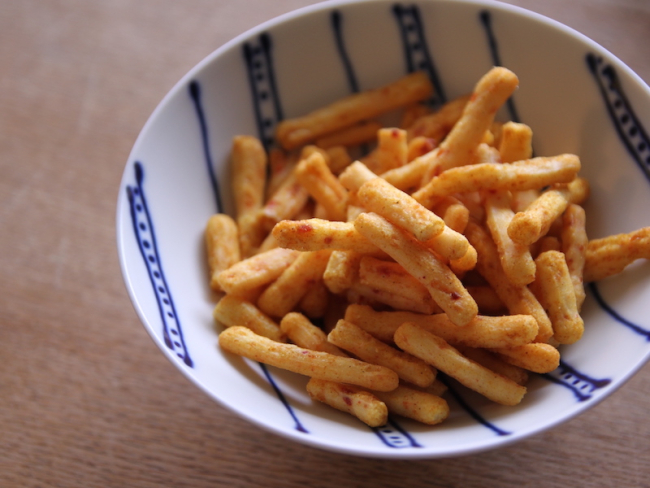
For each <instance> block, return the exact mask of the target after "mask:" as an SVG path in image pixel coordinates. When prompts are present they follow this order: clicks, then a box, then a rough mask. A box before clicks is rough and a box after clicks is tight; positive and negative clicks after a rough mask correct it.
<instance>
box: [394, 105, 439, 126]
mask: <svg viewBox="0 0 650 488" xmlns="http://www.w3.org/2000/svg"><path fill="white" fill-rule="evenodd" d="M430 113H431V108H429V106H428V105H427V103H426V102H424V103H422V102H416V103H411V104H409V105H407V106H406V107H404V109H402V116H401V117H400V122H399V127H400V128H401V129H407V128H409V127H411V126H412V125H413V123H414V122H415V121H416V120H417V119H419V118H420V117H423V116H425V115H429V114H430Z"/></svg>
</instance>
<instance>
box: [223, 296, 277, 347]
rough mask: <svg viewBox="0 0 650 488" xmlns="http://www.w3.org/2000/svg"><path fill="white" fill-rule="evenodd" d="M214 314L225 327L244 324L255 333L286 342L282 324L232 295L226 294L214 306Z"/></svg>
mask: <svg viewBox="0 0 650 488" xmlns="http://www.w3.org/2000/svg"><path fill="white" fill-rule="evenodd" d="M212 316H213V317H214V319H215V320H216V321H218V322H219V323H221V324H223V325H224V326H225V327H234V326H244V327H248V328H249V329H250V330H252V331H253V332H255V334H258V335H261V336H264V337H267V338H269V339H271V340H273V341H277V342H284V341H285V340H286V338H285V336H284V334H283V333H282V331H281V330H280V326H279V325H278V324H276V323H275V322H274V321H273V320H272V319H271V318H269V317H268V316H267V315H265V314H264V313H263V312H262V311H261V310H260V309H258V308H257V307H256V306H255V305H253V304H252V303H250V302H248V301H246V300H244V299H242V298H239V297H235V296H232V295H226V296H224V297H223V298H222V299H221V300H219V302H218V303H217V305H216V306H215V307H214V311H213V312H212Z"/></svg>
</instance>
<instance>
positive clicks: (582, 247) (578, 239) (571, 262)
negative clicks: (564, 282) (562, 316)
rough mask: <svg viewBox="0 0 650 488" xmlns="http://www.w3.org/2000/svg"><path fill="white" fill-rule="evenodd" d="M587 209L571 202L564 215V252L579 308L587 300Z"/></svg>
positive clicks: (562, 237) (562, 233)
mask: <svg viewBox="0 0 650 488" xmlns="http://www.w3.org/2000/svg"><path fill="white" fill-rule="evenodd" d="M585 227H586V216H585V210H584V209H583V208H582V207H581V206H580V205H576V204H573V203H572V204H570V205H569V207H568V208H567V209H566V211H565V212H564V215H563V216H562V231H561V241H562V252H563V253H564V256H565V258H566V264H567V266H568V267H569V274H570V275H571V281H572V282H573V291H574V293H575V296H576V305H577V306H578V310H580V308H581V307H582V304H583V302H584V301H585V296H586V294H585V286H584V283H583V273H584V267H585V253H586V250H587V245H588V242H589V239H588V238H587V232H586V230H585Z"/></svg>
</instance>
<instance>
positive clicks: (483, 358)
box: [455, 345, 529, 386]
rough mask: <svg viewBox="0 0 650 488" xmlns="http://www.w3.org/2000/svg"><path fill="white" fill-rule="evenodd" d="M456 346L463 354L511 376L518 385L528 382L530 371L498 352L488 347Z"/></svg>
mask: <svg viewBox="0 0 650 488" xmlns="http://www.w3.org/2000/svg"><path fill="white" fill-rule="evenodd" d="M455 347H456V349H458V350H459V351H460V353H461V354H463V355H464V356H467V357H468V358H469V359H471V360H472V361H475V362H477V363H479V364H480V365H482V366H485V367H486V368H487V369H490V370H492V371H494V372H495V373H498V374H500V375H501V376H505V377H506V378H510V379H511V380H512V381H514V382H515V383H517V384H518V385H522V386H523V385H525V384H526V383H528V377H529V375H528V371H526V370H525V369H524V368H520V367H519V366H515V365H514V364H510V363H507V362H505V361H504V360H503V359H501V358H499V357H498V356H497V355H496V354H494V353H492V352H490V351H488V350H486V349H479V348H475V347H467V346H458V345H457V346H455Z"/></svg>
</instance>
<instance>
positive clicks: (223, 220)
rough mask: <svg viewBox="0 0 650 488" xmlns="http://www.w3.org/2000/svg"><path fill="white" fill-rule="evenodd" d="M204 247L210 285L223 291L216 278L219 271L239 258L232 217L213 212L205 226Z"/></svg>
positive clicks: (237, 232) (237, 241) (237, 234)
mask: <svg viewBox="0 0 650 488" xmlns="http://www.w3.org/2000/svg"><path fill="white" fill-rule="evenodd" d="M205 248H206V253H207V257H208V270H209V273H210V287H211V288H212V289H213V290H215V291H223V290H222V288H221V285H220V284H219V280H218V276H219V273H221V271H223V270H224V269H227V268H229V267H230V266H232V265H233V264H235V263H237V262H239V260H240V259H241V253H240V250H239V229H238V228H237V223H236V222H235V221H234V220H233V219H232V217H230V216H229V215H226V214H215V215H213V216H211V217H210V218H209V219H208V224H207V225H206V228H205Z"/></svg>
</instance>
